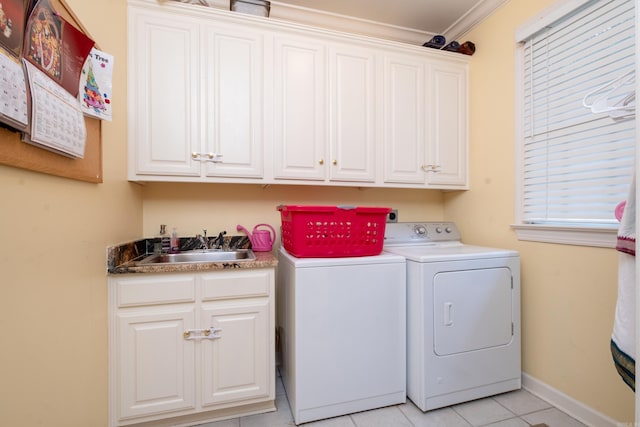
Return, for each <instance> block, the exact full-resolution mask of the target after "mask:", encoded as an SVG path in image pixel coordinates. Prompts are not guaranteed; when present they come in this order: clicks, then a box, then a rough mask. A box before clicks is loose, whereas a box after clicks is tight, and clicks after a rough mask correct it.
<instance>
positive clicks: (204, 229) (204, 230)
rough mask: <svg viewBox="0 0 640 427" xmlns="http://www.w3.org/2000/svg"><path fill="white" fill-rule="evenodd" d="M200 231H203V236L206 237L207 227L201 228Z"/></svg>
mask: <svg viewBox="0 0 640 427" xmlns="http://www.w3.org/2000/svg"><path fill="white" fill-rule="evenodd" d="M202 231H203V232H204V238H205V239H206V238H207V229H206V228H203V229H202Z"/></svg>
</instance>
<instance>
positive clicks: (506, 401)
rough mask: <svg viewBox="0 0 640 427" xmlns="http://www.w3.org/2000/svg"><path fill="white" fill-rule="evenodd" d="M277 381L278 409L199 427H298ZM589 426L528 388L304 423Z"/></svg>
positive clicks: (330, 426) (315, 426) (317, 426)
mask: <svg viewBox="0 0 640 427" xmlns="http://www.w3.org/2000/svg"><path fill="white" fill-rule="evenodd" d="M277 381H278V382H277V383H276V406H277V407H278V410H277V411H276V412H269V413H266V414H260V415H251V416H247V417H240V418H236V419H233V420H225V421H218V422H214V423H207V424H201V425H200V426H199V427H292V426H295V424H294V422H293V417H292V416H291V410H290V408H289V402H288V401H287V395H286V393H285V389H284V387H283V386H282V379H281V378H280V376H279V375H278V377H277ZM540 423H545V424H547V425H548V426H549V427H587V426H586V425H585V424H582V423H581V422H579V421H578V420H576V419H575V418H572V417H570V416H569V415H567V414H565V413H564V412H562V411H560V410H559V409H557V408H554V407H553V406H552V405H550V404H549V403H547V402H545V401H544V400H542V399H539V398H538V397H536V396H534V395H532V394H531V393H529V392H528V391H526V390H517V391H512V392H509V393H503V394H499V395H497V396H492V397H487V398H484V399H478V400H474V401H472V402H467V403H461V404H459V405H453V406H450V407H448V408H442V409H436V410H433V411H429V412H426V413H425V412H422V411H421V410H420V409H418V408H417V407H416V406H415V405H414V404H413V403H412V402H411V401H410V400H408V399H407V403H405V404H402V405H394V406H388V407H386V408H380V409H374V410H371V411H364V412H358V413H356V414H350V415H344V416H341V417H336V418H330V419H327V420H320V421H315V422H311V423H305V424H302V426H303V427H528V426H531V425H534V424H540Z"/></svg>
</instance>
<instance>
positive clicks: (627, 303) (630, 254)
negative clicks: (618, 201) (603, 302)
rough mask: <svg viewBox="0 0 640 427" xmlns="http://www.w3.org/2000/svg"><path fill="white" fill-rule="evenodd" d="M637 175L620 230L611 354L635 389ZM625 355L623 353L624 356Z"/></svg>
mask: <svg viewBox="0 0 640 427" xmlns="http://www.w3.org/2000/svg"><path fill="white" fill-rule="evenodd" d="M635 192H636V191H635V176H634V178H633V181H632V182H631V186H630V188H629V196H628V198H627V202H626V206H625V207H624V212H623V214H622V218H621V220H620V227H619V228H618V241H617V245H616V249H617V250H618V251H619V253H618V301H617V303H616V314H615V321H614V324H613V333H612V334H611V341H612V353H613V357H614V362H615V363H616V368H617V369H618V372H619V373H620V375H621V376H622V378H623V379H624V380H625V382H626V383H627V384H629V386H630V387H631V388H633V389H634V390H635V358H636V349H635V331H636V328H635V322H636V316H635V300H636V290H635V284H636V267H635V255H636V229H635V224H636V197H635ZM620 352H621V353H622V354H621V353H620Z"/></svg>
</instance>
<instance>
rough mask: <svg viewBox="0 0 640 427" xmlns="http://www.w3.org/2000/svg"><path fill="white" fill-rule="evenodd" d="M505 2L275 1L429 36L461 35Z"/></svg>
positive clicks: (425, 0)
mask: <svg viewBox="0 0 640 427" xmlns="http://www.w3.org/2000/svg"><path fill="white" fill-rule="evenodd" d="M504 2H505V0H444V1H443V0H393V1H392V0H277V1H272V2H271V4H272V5H274V4H277V3H280V4H285V5H292V6H294V7H303V8H308V9H313V10H320V11H323V12H329V13H333V14H338V15H346V16H350V17H356V18H360V19H363V20H367V21H375V22H380V23H383V24H387V25H390V26H397V27H403V28H407V29H412V30H416V31H419V32H422V33H428V34H445V35H446V34H447V33H449V34H452V33H453V34H455V35H459V34H463V33H464V32H466V31H468V30H469V29H470V28H471V27H473V25H475V24H477V23H478V22H480V21H481V20H482V19H484V18H485V17H486V16H487V15H488V14H490V13H491V12H493V10H495V9H496V8H497V7H498V6H500V5H501V4H502V3H504Z"/></svg>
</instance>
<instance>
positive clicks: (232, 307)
mask: <svg viewBox="0 0 640 427" xmlns="http://www.w3.org/2000/svg"><path fill="white" fill-rule="evenodd" d="M200 321H201V325H202V326H203V327H211V328H212V333H213V334H215V336H216V337H218V338H216V337H212V338H211V339H206V340H202V341H201V344H202V347H201V351H202V377H201V381H202V406H203V407H206V406H209V405H220V404H224V403H227V402H233V401H236V400H244V399H251V398H259V397H266V396H269V394H270V390H271V388H272V387H271V376H273V375H274V374H275V373H272V372H270V368H269V366H270V364H269V361H270V360H271V358H270V356H269V347H270V346H269V337H270V334H269V331H270V328H272V327H273V326H272V325H270V324H269V300H268V299H267V298H263V299H247V300H240V301H224V302H215V303H209V304H203V306H202V317H201V319H200Z"/></svg>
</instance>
